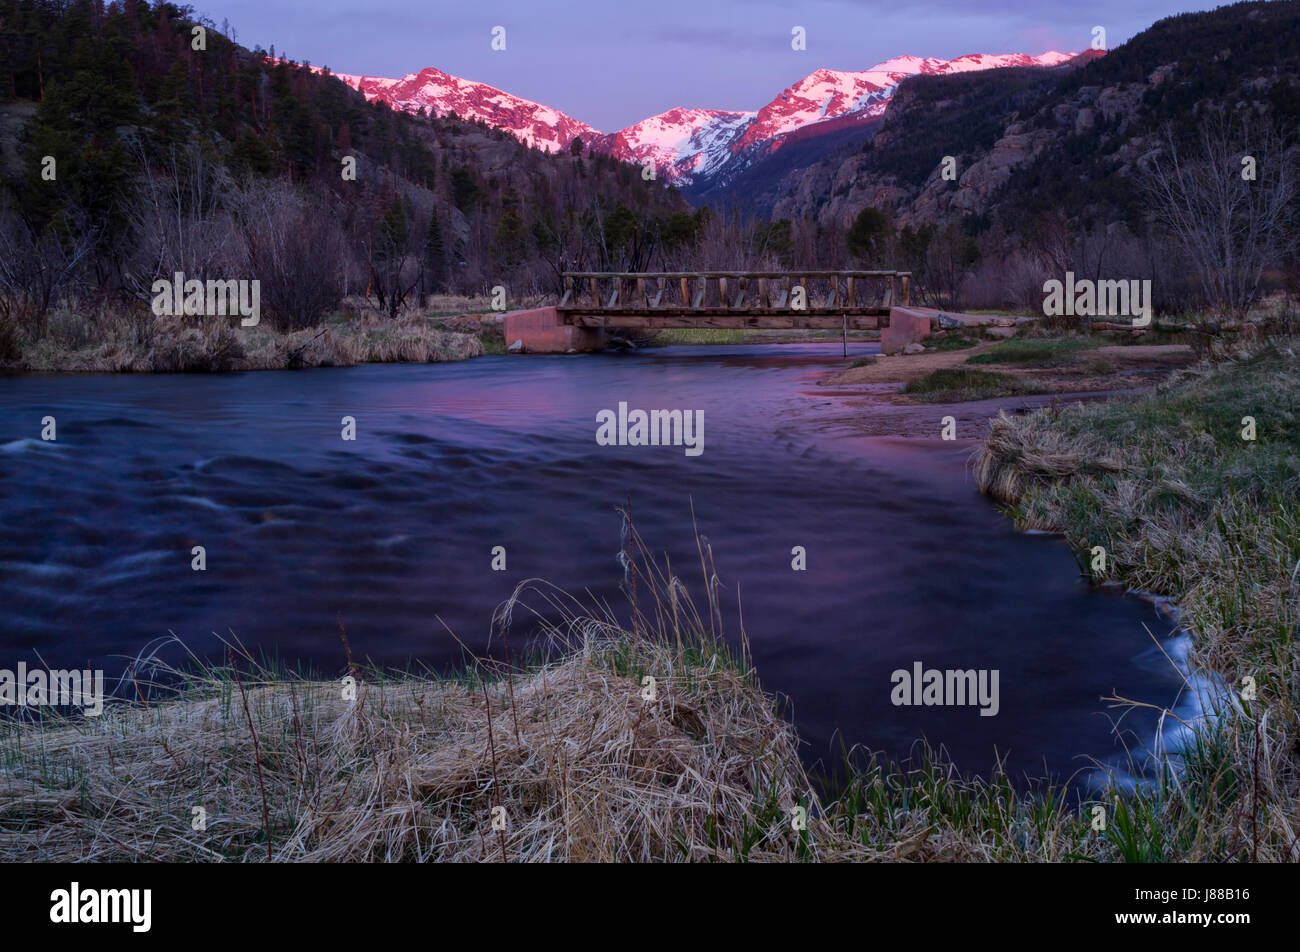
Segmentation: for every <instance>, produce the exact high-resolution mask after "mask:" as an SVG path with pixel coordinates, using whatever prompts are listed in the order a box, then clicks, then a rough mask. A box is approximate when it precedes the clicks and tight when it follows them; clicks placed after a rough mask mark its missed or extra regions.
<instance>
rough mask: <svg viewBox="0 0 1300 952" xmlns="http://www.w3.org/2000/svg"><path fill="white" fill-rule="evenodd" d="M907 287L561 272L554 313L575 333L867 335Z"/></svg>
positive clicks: (858, 281) (852, 279) (817, 275)
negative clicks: (806, 331)
mask: <svg viewBox="0 0 1300 952" xmlns="http://www.w3.org/2000/svg"><path fill="white" fill-rule="evenodd" d="M910 282H911V273H910V272H907V271H796V272H785V271H707V272H695V271H691V272H613V271H584V272H566V273H565V274H564V296H563V297H562V298H561V300H560V303H559V305H558V306H557V311H558V312H559V315H560V318H561V320H562V321H563V322H564V323H565V324H567V325H570V326H575V327H641V328H652V329H653V328H668V327H718V328H746V327H752V328H772V329H789V328H819V329H837V328H842V327H847V328H851V329H854V330H861V329H866V330H873V329H876V328H881V327H887V326H888V325H889V310H890V308H891V307H892V306H895V305H906V304H907V302H908V291H909V285H910ZM896 285H898V286H899V291H900V292H901V293H895V286H896Z"/></svg>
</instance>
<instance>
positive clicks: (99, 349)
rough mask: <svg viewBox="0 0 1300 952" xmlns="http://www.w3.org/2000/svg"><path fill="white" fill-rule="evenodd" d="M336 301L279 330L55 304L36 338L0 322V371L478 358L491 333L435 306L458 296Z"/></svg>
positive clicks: (172, 369)
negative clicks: (314, 319)
mask: <svg viewBox="0 0 1300 952" xmlns="http://www.w3.org/2000/svg"><path fill="white" fill-rule="evenodd" d="M345 303H346V308H345V310H344V311H342V312H340V313H339V314H336V315H333V316H332V317H330V318H328V319H327V320H325V321H323V322H322V323H321V324H319V325H317V326H315V327H310V328H305V329H303V330H298V331H292V332H282V331H279V330H277V329H276V328H275V327H274V326H272V325H271V324H270V323H269V322H268V321H266V320H263V321H262V322H261V323H260V324H258V325H256V326H254V327H241V326H240V324H239V321H238V319H237V318H230V319H226V318H200V317H155V316H154V315H152V314H150V313H149V312H148V311H144V310H140V311H106V312H103V313H100V314H91V313H85V312H80V311H78V312H71V311H56V312H53V313H52V314H51V315H50V319H49V321H48V327H47V328H46V331H45V333H44V335H42V336H41V337H40V338H39V339H31V338H30V337H26V338H25V337H24V336H23V335H22V334H20V333H16V332H13V331H12V329H9V330H6V329H5V328H0V369H11V370H31V371H38V372H45V373H49V372H81V373H84V372H91V373H188V372H201V373H215V372H222V371H228V370H285V369H297V368H302V367H350V366H353V365H356V364H365V363H430V362H439V361H451V360H465V359H468V358H470V357H478V356H481V355H482V354H483V353H484V352H485V343H487V344H488V345H489V346H490V345H491V344H492V341H493V338H492V337H491V331H492V329H493V327H494V325H492V324H491V322H489V321H482V322H480V321H479V320H478V319H477V318H473V319H471V318H460V320H459V321H457V320H450V321H449V320H448V319H447V318H446V317H445V316H444V312H442V311H440V310H438V309H439V308H443V307H451V306H454V305H456V304H466V303H469V304H470V305H471V306H472V302H467V301H466V300H464V299H459V298H450V297H445V298H437V299H433V300H432V301H431V302H430V309H429V310H427V311H421V312H409V313H405V314H403V315H401V316H400V317H399V318H398V319H397V320H391V319H390V318H388V317H387V316H385V315H383V314H381V313H380V312H378V311H377V310H375V309H374V308H372V307H368V306H367V305H366V304H365V302H363V301H359V300H356V299H352V300H349V301H348V302H345ZM483 310H487V308H486V307H484V308H483ZM458 313H460V314H464V313H465V312H463V311H462V312H458ZM497 336H499V335H497Z"/></svg>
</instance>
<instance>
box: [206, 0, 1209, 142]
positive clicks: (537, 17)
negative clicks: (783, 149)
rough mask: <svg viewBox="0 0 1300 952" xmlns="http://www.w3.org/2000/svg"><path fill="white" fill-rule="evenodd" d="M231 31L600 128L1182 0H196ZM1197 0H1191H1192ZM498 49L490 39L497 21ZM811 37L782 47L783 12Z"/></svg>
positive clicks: (1062, 31)
mask: <svg viewBox="0 0 1300 952" xmlns="http://www.w3.org/2000/svg"><path fill="white" fill-rule="evenodd" d="M193 2H194V6H195V8H196V10H197V11H198V13H199V14H201V15H204V16H207V17H210V18H212V19H213V20H214V21H216V23H217V24H218V25H220V24H221V22H222V20H223V18H225V19H229V20H230V23H231V26H233V27H234V28H235V29H236V30H237V31H238V39H239V42H240V43H242V44H244V45H245V46H249V47H252V46H254V45H255V44H258V43H260V44H261V45H262V46H264V47H269V46H270V45H271V44H272V43H274V44H275V48H276V53H277V54H280V53H281V52H283V53H284V54H286V55H288V56H290V57H292V58H294V59H296V60H298V61H300V62H301V61H302V60H310V61H311V63H312V64H313V65H318V66H329V67H330V68H331V69H333V70H335V71H337V72H341V73H361V74H364V75H368V76H402V75H405V74H406V73H414V72H418V71H419V70H421V69H423V68H424V67H426V66H436V67H437V68H438V69H441V70H444V71H445V72H448V73H451V74H453V75H456V76H462V77H464V78H466V79H473V80H477V81H479V82H484V83H488V84H490V85H492V86H496V87H498V88H499V89H503V90H505V91H506V92H510V93H513V94H515V95H516V96H521V97H523V98H525V99H532V100H535V101H537V102H542V103H546V104H547V105H550V106H554V107H555V108H557V109H560V110H562V111H564V112H567V113H568V114H569V115H571V116H573V117H574V118H575V119H580V120H582V121H583V122H587V123H590V124H591V125H593V126H595V127H597V128H598V129H601V130H602V131H605V132H612V131H614V130H617V129H620V128H623V127H624V126H627V125H630V124H632V123H633V122H636V121H637V120H639V119H643V118H645V117H646V116H650V115H654V114H655V113H659V112H663V111H665V110H667V109H671V108H673V107H674V106H698V107H704V108H713V109H737V110H745V109H757V108H759V107H760V106H762V105H764V104H765V103H767V102H768V101H770V100H771V99H772V98H773V97H775V96H776V95H777V93H779V92H780V91H781V90H782V89H783V88H785V87H786V86H788V85H790V84H791V83H793V82H796V81H797V80H799V79H801V78H803V77H804V76H807V75H808V74H809V73H811V72H813V71H814V70H816V69H819V68H822V67H826V68H830V69H865V68H867V67H868V66H872V65H874V64H875V63H878V62H881V61H882V60H887V59H890V58H891V57H894V56H901V55H903V54H913V55H916V56H938V57H942V58H944V59H951V58H953V57H955V56H960V55H962V54H963V53H1042V52H1045V51H1046V50H1049V49H1059V50H1064V51H1071V50H1082V49H1086V48H1087V47H1088V46H1089V45H1090V43H1091V31H1092V28H1093V26H1096V25H1100V26H1103V27H1105V28H1106V40H1107V45H1108V46H1111V47H1114V46H1118V45H1119V44H1120V43H1122V42H1123V41H1124V40H1126V39H1128V38H1129V37H1131V36H1132V35H1133V34H1134V33H1138V32H1140V31H1141V30H1143V29H1145V28H1146V27H1147V26H1149V25H1150V24H1151V23H1153V22H1154V21H1156V20H1158V19H1160V18H1162V17H1165V16H1169V15H1170V14H1173V13H1179V12H1183V11H1184V10H1187V9H1200V8H1202V7H1200V6H1196V7H1190V8H1189V7H1188V6H1187V3H1188V0H1182V2H1179V0H1095V2H1092V3H1089V4H1086V5H1085V4H1080V3H1078V2H1068V0H1064V2H1057V3H1045V2H1037V0H928V2H926V3H925V4H904V3H902V2H880V0H857V2H854V0H801V2H783V0H654V2H638V0H596V2H577V0H560V2H546V0H459V2H448V0H432V2H427V0H426V2H409V0H406V2H403V0H311V2H306V3H304V2H301V0H299V2H297V3H287V2H283V0H193ZM1202 2H1203V0H1202ZM496 25H501V26H504V27H505V28H506V49H505V51H504V52H494V51H493V50H492V49H491V45H490V44H491V36H490V31H491V29H492V27H493V26H496ZM796 25H797V26H802V27H804V28H805V30H806V31H807V37H808V49H807V50H806V51H804V52H796V51H794V50H792V49H791V48H790V37H791V34H790V31H791V28H792V27H794V26H796Z"/></svg>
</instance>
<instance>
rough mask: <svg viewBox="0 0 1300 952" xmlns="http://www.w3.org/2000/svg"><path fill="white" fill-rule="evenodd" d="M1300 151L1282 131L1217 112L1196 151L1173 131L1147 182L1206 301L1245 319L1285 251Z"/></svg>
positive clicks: (1205, 123)
mask: <svg viewBox="0 0 1300 952" xmlns="http://www.w3.org/2000/svg"><path fill="white" fill-rule="evenodd" d="M1295 164H1296V156H1295V149H1294V148H1293V147H1289V144H1288V143H1287V142H1285V141H1284V140H1283V139H1282V138H1281V137H1280V136H1279V135H1278V134H1277V132H1276V131H1275V130H1273V129H1272V128H1271V127H1268V126H1262V127H1259V126H1255V125H1253V124H1252V123H1251V122H1250V121H1249V120H1246V119H1242V120H1235V119H1230V118H1225V117H1223V116H1222V115H1221V114H1219V113H1212V114H1210V115H1209V116H1207V117H1205V119H1204V120H1203V121H1202V122H1201V124H1200V136H1199V140H1198V142H1197V145H1196V147H1195V148H1194V149H1193V150H1191V151H1190V152H1188V151H1185V150H1180V148H1179V145H1178V143H1177V142H1176V141H1175V139H1174V136H1173V134H1172V132H1166V136H1165V150H1164V154H1163V155H1162V156H1161V157H1160V158H1159V159H1158V160H1156V161H1155V162H1154V163H1153V165H1152V166H1151V167H1150V168H1149V169H1148V170H1147V172H1146V174H1145V175H1144V176H1143V179H1142V182H1143V187H1144V190H1145V193H1146V195H1147V196H1148V198H1149V200H1150V202H1151V207H1152V212H1153V214H1154V216H1155V219H1156V221H1157V222H1158V223H1159V224H1160V225H1162V226H1163V227H1164V228H1165V229H1167V230H1168V231H1169V233H1170V234H1171V235H1173V236H1174V238H1175V239H1176V240H1177V241H1178V243H1179V244H1180V245H1181V246H1182V248H1183V249H1184V250H1185V251H1186V253H1187V255H1188V257H1189V258H1190V259H1191V261H1192V263H1193V266H1194V268H1195V270H1196V274H1197V278H1198V279H1199V282H1200V286H1201V290H1202V292H1203V294H1204V295H1205V299H1206V302H1207V303H1208V304H1209V305H1210V306H1211V307H1212V308H1213V309H1214V311H1215V312H1217V313H1218V314H1220V315H1222V316H1223V317H1227V318H1232V319H1235V320H1241V319H1243V318H1244V317H1245V316H1246V313H1247V311H1248V310H1249V309H1250V308H1251V306H1252V305H1254V304H1255V303H1256V302H1257V301H1258V299H1259V296H1260V281H1261V278H1262V277H1263V274H1264V269H1265V268H1266V267H1267V266H1268V265H1269V264H1270V263H1271V262H1273V261H1275V260H1277V259H1278V258H1279V257H1280V256H1281V255H1282V254H1283V252H1284V242H1285V240H1286V235H1287V226H1288V219H1289V217H1290V216H1292V215H1294V213H1295V208H1294V206H1295V202H1296V199H1297V194H1298V193H1297V176H1296V168H1295Z"/></svg>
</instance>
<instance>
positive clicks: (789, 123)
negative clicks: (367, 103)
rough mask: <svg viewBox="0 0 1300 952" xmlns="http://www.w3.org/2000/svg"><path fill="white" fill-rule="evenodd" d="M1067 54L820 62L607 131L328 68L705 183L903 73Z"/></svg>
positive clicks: (428, 72) (872, 112)
mask: <svg viewBox="0 0 1300 952" xmlns="http://www.w3.org/2000/svg"><path fill="white" fill-rule="evenodd" d="M1071 58H1072V56H1071V54H1067V53H1059V52H1056V51H1051V52H1048V53H1043V54H1042V55H1040V56H1028V55H1025V54H1023V53H1010V54H997V55H991V54H983V53H973V54H969V55H966V56H960V57H958V58H957V59H953V60H943V59H936V58H933V57H931V58H922V57H919V56H899V57H895V58H894V59H891V60H887V61H885V62H883V63H879V64H877V65H876V66H873V67H871V68H870V69H866V70H861V71H844V70H831V69H819V70H817V71H816V72H814V73H812V74H810V75H809V76H807V77H805V78H804V79H802V80H800V81H799V82H797V83H795V84H794V85H792V86H789V87H788V88H786V89H784V90H782V91H781V93H780V94H779V95H777V96H776V97H775V98H774V99H773V100H772V101H771V102H769V103H767V104H766V105H765V106H763V107H762V108H761V109H759V110H757V111H755V112H734V111H727V110H717V109H690V108H677V109H671V110H669V111H668V112H664V113H660V114H659V115H657V116H651V117H649V118H647V119H643V120H641V121H640V122H637V123H634V124H633V125H630V126H628V127H627V128H625V129H621V130H619V131H617V132H613V133H609V134H604V133H601V132H599V131H598V130H596V129H594V128H592V127H591V126H589V125H587V124H586V123H584V122H581V121H579V120H577V119H574V118H573V117H572V116H569V115H566V114H565V113H563V112H560V111H559V110H558V109H554V108H552V107H550V106H545V105H542V104H540V103H535V102H531V101H530V100H527V99H521V98H519V97H518V96H513V95H511V94H510V93H506V92H502V91H501V90H499V89H497V88H495V87H493V86H488V85H487V84H485V83H478V82H474V81H472V80H467V79H461V78H459V77H456V76H451V75H449V74H447V73H444V72H442V71H441V70H438V69H433V68H429V69H424V70H421V71H420V72H419V73H411V74H408V75H406V76H404V77H402V78H401V79H384V78H379V77H372V76H356V75H350V74H346V73H335V74H334V75H335V76H337V77H338V78H339V79H341V80H343V81H344V82H345V83H347V84H348V85H349V86H351V87H353V88H354V89H357V90H359V91H360V92H361V93H363V94H364V95H365V97H366V98H367V99H369V100H372V101H373V100H381V101H383V102H385V103H387V104H388V105H389V106H391V107H392V108H394V109H399V110H403V111H406V112H416V111H418V110H420V109H424V110H426V111H428V112H429V113H431V114H433V115H437V116H445V115H447V114H448V113H452V112H454V113H456V115H458V116H460V117H462V118H467V119H477V120H480V121H483V122H486V123H488V124H490V125H493V126H496V127H497V128H500V129H504V130H506V131H507V132H509V133H511V134H512V135H514V136H515V137H517V138H518V139H520V140H521V141H523V142H525V143H527V144H529V145H533V146H536V147H538V148H541V149H543V150H546V151H551V152H554V151H558V150H561V149H565V148H567V147H568V145H569V143H570V142H572V140H573V138H574V137H575V136H580V137H581V138H582V140H583V142H584V143H585V144H586V145H587V146H588V147H589V148H591V149H593V150H595V151H597V152H603V153H606V154H608V155H611V156H613V157H614V158H617V159H620V160H622V161H626V162H634V163H637V164H640V165H645V164H647V163H648V164H651V165H653V166H654V168H655V170H656V173H657V175H658V176H659V177H661V178H662V179H664V180H666V181H668V182H670V183H672V184H675V185H681V186H695V187H696V188H697V189H704V188H711V187H717V186H719V185H722V184H725V183H726V182H727V181H729V180H731V179H734V178H735V177H736V176H737V175H739V174H740V173H741V172H743V171H744V170H745V169H746V168H748V167H749V166H750V165H752V164H753V163H754V162H755V161H757V160H758V159H760V158H761V157H762V156H764V155H769V154H771V153H772V152H775V151H776V150H777V149H779V148H781V147H782V146H783V145H786V144H788V143H790V142H792V141H795V140H796V139H800V140H806V139H808V138H810V137H815V136H821V135H826V134H830V133H833V132H838V131H840V130H844V129H846V128H849V127H855V126H867V125H869V124H870V123H873V122H875V121H876V120H878V119H879V118H880V116H881V115H882V114H883V113H884V111H885V107H886V106H887V105H888V103H889V100H890V98H891V97H892V96H893V95H894V91H895V90H896V89H897V88H898V84H899V83H900V82H902V81H903V80H904V79H907V78H908V77H912V76H918V75H927V76H928V75H944V74H949V73H966V72H972V71H977V70H989V69H1002V68H1009V67H1027V66H1038V67H1044V66H1047V67H1050V66H1058V65H1060V64H1062V63H1066V62H1068V61H1069V60H1071Z"/></svg>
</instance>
